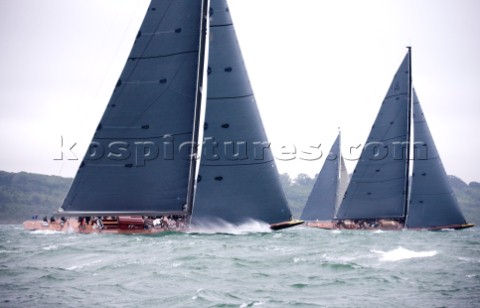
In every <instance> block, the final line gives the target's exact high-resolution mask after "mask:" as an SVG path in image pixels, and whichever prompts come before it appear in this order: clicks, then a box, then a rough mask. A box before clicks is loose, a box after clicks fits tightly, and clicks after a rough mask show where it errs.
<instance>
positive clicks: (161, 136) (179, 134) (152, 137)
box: [94, 132, 192, 140]
mask: <svg viewBox="0 0 480 308" xmlns="http://www.w3.org/2000/svg"><path fill="white" fill-rule="evenodd" d="M191 134H192V132H187V133H178V134H165V135H160V136H148V137H121V138H120V137H95V139H94V140H98V139H102V140H107V139H160V138H166V137H169V136H181V135H191Z"/></svg>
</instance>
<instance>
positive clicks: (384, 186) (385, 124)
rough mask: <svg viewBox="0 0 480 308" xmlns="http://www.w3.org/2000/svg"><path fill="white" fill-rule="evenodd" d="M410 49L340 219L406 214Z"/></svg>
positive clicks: (375, 128)
mask: <svg viewBox="0 0 480 308" xmlns="http://www.w3.org/2000/svg"><path fill="white" fill-rule="evenodd" d="M410 68H411V58H410V50H409V52H408V53H407V55H406V56H405V58H404V59H403V62H402V64H401V65H400V67H399V68H398V70H397V73H396V74H395V77H394V78H393V81H392V83H391V85H390V88H389V90H388V92H387V95H386V96H385V99H384V101H383V103H382V106H381V108H380V111H379V113H378V115H377V118H376V120H375V122H374V125H373V127H372V129H371V131H370V135H369V136H368V139H367V141H366V143H365V147H364V149H363V151H362V154H361V156H360V159H359V161H358V163H357V166H356V168H355V171H354V172H353V175H352V178H351V180H350V184H349V186H348V188H347V191H346V193H345V196H344V199H343V201H342V204H341V205H340V208H339V209H338V212H337V218H338V219H381V218H401V219H403V218H404V217H405V208H406V200H407V195H408V192H407V187H408V185H407V178H408V140H409V137H410V136H409V129H408V127H409V126H410V120H409V118H410V110H409V109H410V107H409V105H410V94H411V92H410V88H411V71H410V70H411V69H410Z"/></svg>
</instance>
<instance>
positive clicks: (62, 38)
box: [0, 0, 480, 181]
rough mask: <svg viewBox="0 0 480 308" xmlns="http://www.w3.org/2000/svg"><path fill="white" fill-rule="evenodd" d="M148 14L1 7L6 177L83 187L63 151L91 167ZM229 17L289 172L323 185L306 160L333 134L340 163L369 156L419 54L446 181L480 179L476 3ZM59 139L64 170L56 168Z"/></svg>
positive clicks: (41, 5)
mask: <svg viewBox="0 0 480 308" xmlns="http://www.w3.org/2000/svg"><path fill="white" fill-rule="evenodd" d="M148 2H149V1H146V0H142V1H131V0H130V1H129V0H69V1H65V0H0V42H1V46H2V47H1V48H0V67H1V70H0V87H1V89H0V90H1V91H0V123H1V130H0V143H1V144H2V151H0V170H6V171H22V170H23V171H28V172H38V173H45V174H54V175H62V176H74V174H75V172H76V169H77V167H78V163H79V161H75V160H68V159H73V158H74V157H73V156H72V155H71V154H69V153H68V152H69V151H68V148H69V147H70V146H72V145H73V144H74V143H76V144H77V145H76V146H75V147H74V148H73V152H74V153H75V155H77V156H78V158H81V156H82V155H83V154H84V152H85V149H86V147H87V145H88V144H89V142H90V139H91V137H92V135H93V131H94V129H95V127H96V126H97V123H98V121H99V119H100V117H101V115H102V113H103V110H104V108H105V105H106V104H107V102H108V99H109V97H110V94H111V91H112V89H113V86H114V85H115V82H116V80H117V79H118V76H119V74H120V72H121V70H122V68H123V64H124V62H125V59H126V57H127V55H128V53H129V50H130V47H131V44H132V42H133V38H134V36H135V35H136V33H137V31H138V27H139V26H140V23H141V21H142V18H143V14H144V11H145V9H146V7H147V5H148ZM229 4H230V8H231V13H232V15H233V18H234V23H235V28H236V31H237V35H238V38H239V41H240V45H241V47H242V52H243V55H244V58H245V62H246V65H247V69H248V71H249V75H250V79H251V83H252V86H253V89H254V91H255V96H256V98H257V101H258V104H259V109H260V112H261V114H262V118H263V122H264V125H265V129H266V131H267V134H268V136H269V138H270V140H271V141H272V147H273V149H274V151H275V153H276V156H277V158H278V159H277V165H278V167H279V171H280V172H289V173H291V174H292V175H295V174H296V173H299V172H303V173H307V174H309V175H314V174H315V173H317V172H319V170H320V168H321V166H322V164H323V159H319V160H315V161H302V160H301V159H299V157H300V156H302V155H301V154H300V153H299V151H301V150H302V149H306V148H307V147H308V146H311V145H316V146H318V144H320V143H321V144H322V146H321V149H322V150H323V151H324V152H326V151H328V149H329V148H330V146H331V144H332V143H333V141H334V139H335V136H336V133H337V127H341V129H342V136H343V144H342V149H343V150H344V152H348V150H349V148H350V147H351V146H358V145H360V144H363V143H364V141H365V139H366V137H367V135H368V132H369V130H370V127H371V125H372V123H373V120H374V119H375V117H376V114H377V111H378V109H379V108H380V104H381V102H382V100H383V97H384V95H385V93H386V91H387V88H388V86H389V84H390V82H391V80H392V78H393V74H394V73H395V71H396V69H397V67H398V66H399V64H400V62H401V60H402V59H403V57H404V55H405V53H406V48H405V47H406V46H408V45H411V46H412V47H413V81H414V85H415V88H416V90H417V94H418V96H419V99H420V101H421V103H422V107H423V109H424V112H425V114H426V118H427V121H428V122H429V125H430V129H431V131H432V134H433V137H434V139H435V141H436V144H437V147H438V149H439V152H440V155H441V157H442V160H443V162H444V165H445V168H446V170H447V173H449V174H454V175H457V176H460V177H461V178H462V179H464V180H465V181H474V180H475V181H479V180H480V164H479V162H478V161H477V156H478V153H479V151H480V144H479V141H477V140H478V139H479V137H478V136H477V134H478V133H479V132H480V121H479V115H480V91H479V85H480V39H479V38H480V1H476V0H407V1H405V0H390V1H385V0H377V1H372V0H367V1H355V0H349V1H327V0H297V1H286V0H230V1H229ZM62 136H63V141H64V149H63V152H64V154H65V155H64V157H63V158H64V159H63V160H54V159H58V158H60V157H61V151H62V148H61V145H60V140H61V137H62ZM282 146H285V147H286V148H288V149H290V150H291V149H292V147H293V146H295V147H296V149H297V155H296V159H293V160H288V161H285V160H282V158H292V155H287V156H285V155H281V152H282V149H281V148H282ZM347 156H349V154H348V153H347ZM355 156H358V155H356V153H352V155H350V157H351V158H354V157H355ZM353 166H354V161H352V162H350V163H349V164H348V165H347V167H348V168H349V171H350V172H351V171H352V169H353Z"/></svg>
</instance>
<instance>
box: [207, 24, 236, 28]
mask: <svg viewBox="0 0 480 308" xmlns="http://www.w3.org/2000/svg"><path fill="white" fill-rule="evenodd" d="M230 26H233V24H232V23H230V24H223V25H210V28H221V27H230Z"/></svg>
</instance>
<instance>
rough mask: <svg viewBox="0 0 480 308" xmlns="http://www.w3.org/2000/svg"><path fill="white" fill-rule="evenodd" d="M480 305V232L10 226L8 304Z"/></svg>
mask: <svg viewBox="0 0 480 308" xmlns="http://www.w3.org/2000/svg"><path fill="white" fill-rule="evenodd" d="M54 305H55V306H57V307H82V306H83V307H253V306H259V307H346V306H348V307H380V306H384V307H479V306H480V229H479V228H473V229H469V230H463V231H442V232H428V231H399V232H398V231H393V232H378V231H376V232H371V231H326V230H318V229H309V228H304V227H296V228H292V229H287V230H283V231H277V232H270V231H269V230H268V228H267V226H265V225H261V224H255V223H252V224H248V225H244V226H241V228H229V227H225V228H220V229H218V230H198V231H194V232H190V233H173V232H172V233H164V234H160V235H154V236H132V235H98V234H96V235H95V234H90V235H81V234H62V233H55V232H28V231H24V230H23V229H22V227H21V226H19V225H3V226H0V307H52V306H54Z"/></svg>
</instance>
